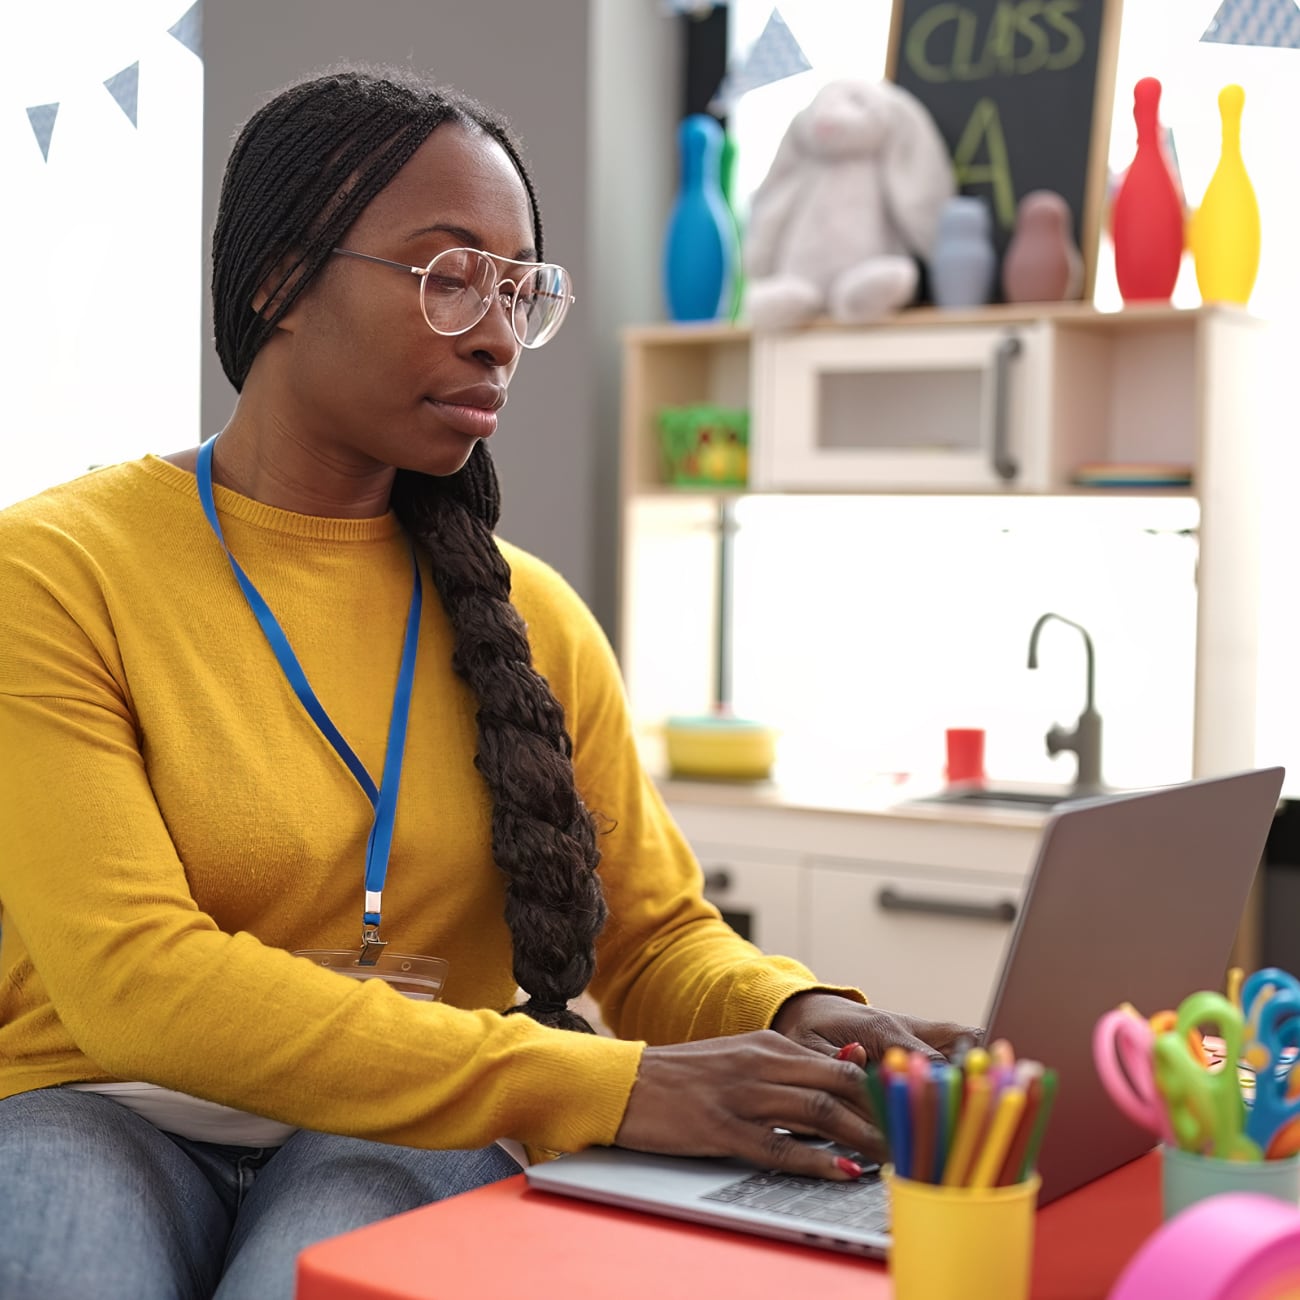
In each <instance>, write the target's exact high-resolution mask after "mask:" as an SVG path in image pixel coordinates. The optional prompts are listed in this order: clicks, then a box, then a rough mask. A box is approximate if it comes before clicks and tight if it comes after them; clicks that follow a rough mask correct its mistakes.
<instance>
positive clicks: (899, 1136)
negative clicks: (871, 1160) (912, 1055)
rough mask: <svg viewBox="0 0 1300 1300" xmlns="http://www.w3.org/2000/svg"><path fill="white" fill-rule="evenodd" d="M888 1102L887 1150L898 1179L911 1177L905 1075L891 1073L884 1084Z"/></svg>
mask: <svg viewBox="0 0 1300 1300" xmlns="http://www.w3.org/2000/svg"><path fill="white" fill-rule="evenodd" d="M886 1092H887V1096H888V1101H889V1150H890V1152H891V1154H892V1155H893V1157H894V1171H895V1172H896V1173H897V1174H898V1176H899V1177H900V1178H910V1177H911V1176H912V1134H911V1115H910V1114H909V1113H908V1110H909V1107H908V1101H909V1098H908V1090H907V1075H906V1074H898V1073H893V1074H891V1075H890V1076H889V1081H888V1083H887V1084H886Z"/></svg>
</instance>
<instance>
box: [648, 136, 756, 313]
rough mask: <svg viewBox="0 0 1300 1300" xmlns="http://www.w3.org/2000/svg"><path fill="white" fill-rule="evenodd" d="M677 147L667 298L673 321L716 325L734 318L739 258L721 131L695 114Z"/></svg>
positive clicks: (666, 254) (666, 243)
mask: <svg viewBox="0 0 1300 1300" xmlns="http://www.w3.org/2000/svg"><path fill="white" fill-rule="evenodd" d="M677 141H678V148H679V151H680V155H681V180H680V188H679V189H678V192H677V197H676V199H675V201H674V202H673V207H672V211H671V212H670V214H669V217H668V231H667V236H666V238H665V241H664V296H665V298H666V299H667V303H668V314H669V316H670V317H671V318H672V319H673V320H679V321H702V320H716V319H717V318H718V317H719V316H728V315H730V309H731V299H732V281H733V278H734V276H735V274H736V271H737V269H738V262H739V255H740V250H739V248H738V247H737V244H736V230H735V226H734V224H733V222H732V218H731V212H730V209H729V208H728V207H727V202H726V200H725V198H723V194H722V183H721V165H722V127H721V126H720V125H719V123H718V122H717V120H716V119H715V118H712V117H709V116H708V115H707V114H705V113H693V114H692V115H691V116H690V117H687V118H685V119H684V120H683V121H682V124H681V126H680V127H679V128H678V131H677Z"/></svg>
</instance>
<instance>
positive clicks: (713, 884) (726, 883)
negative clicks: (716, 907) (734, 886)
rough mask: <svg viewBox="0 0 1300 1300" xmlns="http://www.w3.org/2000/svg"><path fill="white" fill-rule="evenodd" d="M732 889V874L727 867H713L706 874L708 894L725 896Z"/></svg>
mask: <svg viewBox="0 0 1300 1300" xmlns="http://www.w3.org/2000/svg"><path fill="white" fill-rule="evenodd" d="M730 888H731V872H730V871H728V870H727V868H726V867H713V868H711V869H710V870H708V871H706V872H705V873H704V892H705V893H706V894H725V893H727V891H728V890H729V889H730Z"/></svg>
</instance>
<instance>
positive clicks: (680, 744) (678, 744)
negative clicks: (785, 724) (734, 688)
mask: <svg viewBox="0 0 1300 1300" xmlns="http://www.w3.org/2000/svg"><path fill="white" fill-rule="evenodd" d="M664 739H665V741H666V747H667V751H668V771H669V773H670V774H671V775H672V776H677V777H688V778H693V777H703V778H704V779H706V780H721V781H765V780H766V779H767V778H768V777H770V776H771V774H772V764H773V762H774V761H775V759H776V732H775V731H774V730H773V729H772V728H771V727H767V726H764V725H763V724H762V723H761V722H754V721H753V720H752V719H748V718H729V717H724V716H717V717H715V716H713V715H710V714H704V715H701V716H699V717H677V718H669V719H668V721H667V722H666V723H665V724H664Z"/></svg>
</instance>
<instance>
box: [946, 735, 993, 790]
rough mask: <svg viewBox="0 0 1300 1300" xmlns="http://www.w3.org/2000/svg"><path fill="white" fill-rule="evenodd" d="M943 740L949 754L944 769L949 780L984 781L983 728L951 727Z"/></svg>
mask: <svg viewBox="0 0 1300 1300" xmlns="http://www.w3.org/2000/svg"><path fill="white" fill-rule="evenodd" d="M943 738H944V744H945V747H946V749H947V753H948V764H947V766H946V767H945V768H944V776H945V777H946V778H947V780H948V781H950V782H956V781H982V780H984V729H983V727H949V728H948V730H947V731H945V732H944V733H943Z"/></svg>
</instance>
